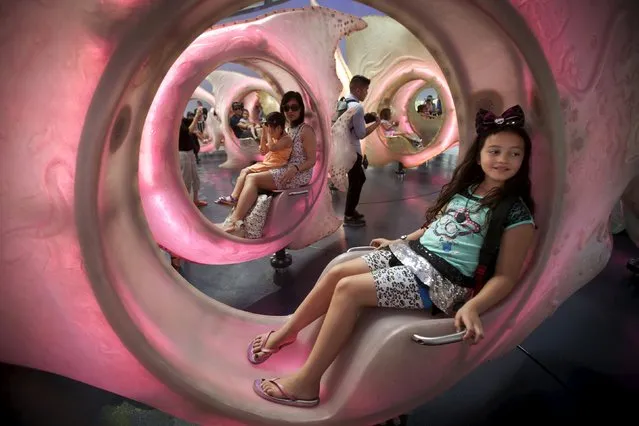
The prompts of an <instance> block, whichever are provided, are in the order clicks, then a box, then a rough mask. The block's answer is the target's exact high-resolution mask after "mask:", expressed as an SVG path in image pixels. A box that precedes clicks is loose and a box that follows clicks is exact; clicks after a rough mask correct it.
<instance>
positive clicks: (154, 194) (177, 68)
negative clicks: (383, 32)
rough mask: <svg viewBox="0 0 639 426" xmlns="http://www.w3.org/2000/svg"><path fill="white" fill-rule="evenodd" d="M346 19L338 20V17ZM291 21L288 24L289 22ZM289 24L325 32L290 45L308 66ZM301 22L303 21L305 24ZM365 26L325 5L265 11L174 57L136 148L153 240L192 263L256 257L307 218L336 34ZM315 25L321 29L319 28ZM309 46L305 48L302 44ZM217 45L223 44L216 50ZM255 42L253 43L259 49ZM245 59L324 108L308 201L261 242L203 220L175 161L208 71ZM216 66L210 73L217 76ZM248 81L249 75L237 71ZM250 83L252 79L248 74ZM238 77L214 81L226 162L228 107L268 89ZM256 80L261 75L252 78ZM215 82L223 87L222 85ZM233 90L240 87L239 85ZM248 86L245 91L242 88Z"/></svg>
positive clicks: (333, 84) (321, 165)
mask: <svg viewBox="0 0 639 426" xmlns="http://www.w3.org/2000/svg"><path fill="white" fill-rule="evenodd" d="M339 19H342V20H343V21H348V22H349V23H348V24H338V20H339ZM291 20H293V21H291ZM291 22H295V23H296V27H295V28H298V30H299V31H304V32H305V31H306V29H309V28H317V29H318V31H320V32H321V33H322V34H323V37H315V38H313V39H312V40H311V39H308V38H306V37H302V35H301V34H300V35H299V38H300V41H299V43H296V46H295V49H296V51H299V50H300V49H301V50H302V51H307V54H308V55H310V57H313V58H316V60H315V61H313V62H312V63H311V62H309V61H307V60H306V58H307V56H306V55H293V54H292V53H291V50H290V49H291V46H290V44H289V41H290V40H291V39H297V38H298V37H295V36H294V30H293V28H294V27H293V26H292V25H291ZM304 25H309V26H308V27H306V28H304ZM363 26H364V23H363V22H362V21H360V20H358V19H356V18H354V17H349V16H348V15H344V14H338V13H334V12H331V11H329V10H328V9H323V8H313V9H306V10H300V9H290V10H285V11H283V12H281V13H277V14H271V15H268V16H266V17H264V18H262V19H259V20H257V21H255V20H252V21H249V22H243V23H238V24H234V25H226V26H222V27H219V28H215V29H212V30H211V31H208V32H206V33H204V34H202V35H201V36H200V37H198V38H197V39H196V40H195V41H194V42H193V43H192V44H191V45H190V46H189V47H188V48H187V49H186V51H185V52H184V53H183V54H182V55H180V57H179V58H178V60H177V61H176V62H175V64H174V65H173V66H172V67H171V69H170V70H169V72H168V74H167V76H166V77H165V79H164V81H163V82H162V84H161V86H160V88H159V90H158V93H157V95H156V97H155V99H154V101H153V104H152V105H151V110H150V112H149V115H148V118H147V120H146V124H145V127H144V133H143V136H142V143H141V147H140V172H139V181H140V193H141V196H142V203H143V206H144V210H145V213H146V215H147V220H148V223H149V226H150V228H151V231H152V233H153V237H154V238H155V240H156V241H157V242H158V243H159V244H160V245H162V246H164V247H166V248H167V249H169V250H170V251H171V252H173V253H176V254H177V255H179V256H181V257H183V258H185V259H188V260H191V261H195V262H198V263H209V264H211V263H212V264H226V263H236V262H240V261H246V260H251V259H257V258H260V257H263V256H265V255H267V254H271V253H273V252H275V251H277V250H279V249H280V248H283V247H286V246H287V245H288V244H289V243H290V242H291V241H292V240H293V239H294V238H295V231H296V230H297V229H298V227H299V225H300V224H301V223H302V221H304V219H305V218H306V217H307V216H309V214H310V212H311V210H312V208H313V206H314V204H315V202H316V201H317V197H318V196H319V194H320V193H321V191H323V190H326V188H325V185H324V184H323V183H324V181H325V179H326V163H325V161H324V157H325V154H324V150H325V149H327V148H326V146H327V145H326V144H325V142H324V141H325V136H324V135H327V134H328V132H329V131H328V126H329V124H330V121H329V120H330V115H331V114H330V112H329V111H331V110H332V106H333V103H334V99H335V98H336V97H337V95H338V94H339V92H340V90H341V86H340V84H339V80H338V79H337V77H336V74H335V61H334V56H333V53H334V50H335V48H336V47H337V42H338V40H339V38H340V37H342V36H343V35H345V34H347V33H348V32H350V31H353V30H355V29H357V28H363ZM320 28H321V30H320ZM305 44H308V46H304V45H305ZM220 46H225V49H224V50H220V49H219V47H220ZM258 46H259V47H258ZM243 58H255V59H261V60H264V61H270V62H273V63H276V64H279V66H280V67H282V68H286V69H287V70H288V72H289V73H290V74H291V75H293V76H295V78H296V79H297V80H298V81H299V82H301V84H302V85H303V86H304V89H305V92H306V93H307V96H309V98H308V102H309V103H310V105H309V106H310V109H311V110H313V109H318V111H327V113H325V118H324V119H323V121H322V122H319V123H317V124H319V126H316V127H315V131H316V134H317V139H318V162H317V164H316V166H315V168H314V174H313V181H312V183H311V187H310V188H309V191H310V193H309V195H308V197H309V200H310V202H309V203H308V204H307V205H306V208H304V209H301V208H300V209H294V210H293V211H292V212H291V214H290V215H288V216H287V217H281V218H280V220H285V221H286V223H287V224H289V225H290V227H289V228H288V229H287V230H286V232H282V233H280V234H277V235H265V237H264V238H262V239H259V240H243V239H239V238H235V237H231V236H229V235H227V234H224V233H223V232H222V231H221V229H220V228H218V227H217V226H215V225H213V224H212V223H210V222H209V221H208V220H206V219H205V218H204V217H203V216H202V215H201V214H200V213H199V212H198V211H197V209H196V208H195V206H194V205H193V204H192V203H190V202H189V200H188V198H187V197H185V196H184V194H185V189H184V185H183V183H182V181H181V177H180V176H179V171H178V168H177V167H176V166H174V165H177V129H178V127H177V125H178V120H179V118H180V115H181V111H180V109H181V108H183V107H182V106H183V105H184V104H185V103H186V101H187V100H188V97H189V96H190V94H191V93H192V91H193V88H194V87H196V86H197V85H198V84H199V82H200V81H201V80H202V79H203V77H204V76H205V75H206V73H207V72H208V70H211V69H215V68H217V67H218V66H220V65H221V64H223V63H225V62H233V61H237V60H238V59H239V60H241V59H243ZM219 72H220V71H216V72H214V73H213V74H214V75H217V74H216V73H219ZM243 78H245V79H246V81H249V79H248V77H245V76H243ZM252 80H255V79H252ZM243 81H245V80H241V79H239V78H237V79H235V78H233V79H231V78H229V80H224V81H212V82H211V83H212V84H213V90H214V96H215V99H216V102H217V107H218V108H217V109H218V114H219V115H220V117H221V120H222V123H221V125H222V131H223V132H224V134H225V140H226V141H227V142H226V146H225V149H226V150H227V152H228V153H229V157H230V161H233V160H234V159H236V158H238V157H239V155H241V152H240V151H239V150H234V149H235V147H236V146H234V144H233V143H230V141H231V139H230V137H231V136H230V131H229V128H228V121H226V120H224V117H226V116H227V115H228V109H229V107H230V103H231V102H232V100H233V98H234V97H235V96H236V94H237V95H240V96H239V97H240V99H241V98H242V97H243V95H245V94H246V93H248V92H249V91H251V90H264V91H269V92H270V91H271V89H270V87H269V86H268V85H267V84H266V83H265V82H260V83H259V84H258V83H257V82H256V83H255V84H250V85H246V86H245V83H243ZM258 81H259V80H258ZM221 87H224V89H222V88H221ZM237 87H239V88H237ZM244 87H246V88H247V89H246V90H244V89H243V88H244Z"/></svg>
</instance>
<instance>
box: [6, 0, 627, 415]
mask: <svg viewBox="0 0 639 426" xmlns="http://www.w3.org/2000/svg"><path fill="white" fill-rule="evenodd" d="M251 3H253V1H252V0H216V1H215V2H210V1H196V0H194V1H191V2H174V1H173V0H155V1H153V0H140V1H114V0H111V1H98V0H85V1H83V2H78V1H75V0H58V1H55V2H51V1H39V2H14V3H12V5H11V7H5V8H3V13H2V14H1V15H0V29H1V30H0V50H1V53H2V58H3V66H2V67H0V104H1V105H2V107H3V108H2V111H4V113H3V114H2V115H1V116H0V120H1V122H0V154H1V155H0V182H1V187H0V196H1V197H2V202H1V203H0V217H1V218H2V220H1V221H0V238H1V241H0V243H1V250H0V292H1V294H0V342H2V343H1V344H0V360H1V361H3V362H8V363H14V364H18V365H25V366H29V367H33V368H38V369H42V370H46V371H51V372H54V373H57V374H61V375H64V376H68V377H71V378H74V379H76V380H80V381H83V382H86V383H89V384H91V385H93V386H97V387H100V388H103V389H106V390H109V391H111V392H115V393H118V394H121V395H124V396H127V397H129V398H133V399H136V400H139V401H142V402H144V403H147V404H149V405H151V406H154V407H157V408H159V409H161V410H164V411H166V412H168V413H171V414H173V415H176V416H179V417H181V418H184V419H186V420H188V421H190V422H194V423H197V424H201V425H211V426H212V425H216V426H227V425H239V424H251V425H315V426H317V425H327V426H328V425H331V426H337V425H340V426H341V425H345V424H348V425H353V426H360V425H361V426H364V425H371V424H375V423H376V422H378V421H380V420H383V419H386V418H389V417H391V416H392V415H395V414H399V413H402V412H407V411H409V410H411V409H412V408H414V407H416V406H418V405H420V404H422V403H424V402H425V401H427V400H429V399H431V398H433V397H435V396H436V395H437V394H439V393H441V392H443V391H444V390H445V389H447V388H448V387H450V386H451V385H452V384H454V383H455V382H456V381H457V380H459V379H461V378H462V377H463V376H464V375H466V374H467V373H469V372H470V371H472V370H473V369H474V368H476V367H477V366H478V365H479V364H481V363H482V362H484V361H485V360H487V359H490V358H494V357H496V356H499V355H500V354H503V353H505V352H507V351H508V350H510V349H512V348H513V347H515V345H516V344H518V343H520V342H521V341H522V340H523V339H524V338H525V337H526V336H527V335H528V334H529V333H530V332H531V331H532V330H534V329H535V328H536V327H537V326H538V325H539V324H540V323H541V322H542V321H543V320H544V319H545V318H546V317H548V316H549V315H551V314H552V313H553V311H554V310H555V309H556V307H557V306H558V305H560V304H561V303H562V302H563V301H564V300H566V298H568V297H569V296H570V295H571V294H572V293H573V292H575V291H576V290H578V289H579V288H580V287H581V286H582V285H584V284H585V283H586V282H588V281H589V280H590V279H591V278H592V277H593V276H595V275H596V274H597V273H598V272H599V271H600V270H601V268H602V267H603V265H605V263H606V261H607V260H608V257H609V254H610V238H609V235H608V233H607V218H608V215H609V214H610V211H611V209H612V206H613V204H615V203H616V202H617V200H618V199H619V198H620V197H621V196H622V193H623V192H624V188H627V190H626V193H625V194H624V199H625V200H629V201H630V202H633V203H635V204H634V205H633V208H634V207H636V202H637V200H636V198H635V197H636V193H637V192H636V188H637V179H636V175H637V171H638V170H639V167H638V165H637V162H638V161H639V155H638V153H639V136H638V135H639V133H638V132H637V123H639V104H638V102H639V93H638V91H639V86H638V85H637V84H636V77H637V75H638V73H639V62H638V61H639V51H638V49H639V26H637V25H636V22H635V20H634V17H635V16H637V12H638V11H637V4H638V3H637V2H634V1H632V0H628V1H622V0H618V1H614V2H581V1H573V0H554V1H552V2H532V1H527V0H513V1H512V2H510V3H509V2H506V1H500V0H492V1H478V2H451V1H448V0H446V1H439V0H436V1H435V0H434V1H431V2H429V8H424V7H423V4H421V2H415V1H413V0H393V1H390V0H388V1H383V0H376V1H375V0H372V1H366V3H367V4H371V5H375V6H376V7H377V8H379V9H380V10H382V11H384V12H385V13H388V14H390V15H392V16H393V17H395V18H396V19H398V20H399V21H401V22H402V23H403V24H404V25H406V26H407V27H408V28H409V29H410V30H411V31H412V32H413V33H414V34H415V36H416V37H418V38H419V40H421V41H422V42H423V43H424V44H425V45H426V46H427V47H428V48H429V50H430V51H431V52H433V55H434V56H435V57H436V59H437V61H438V63H439V64H440V66H441V68H442V73H443V75H444V76H446V80H447V83H448V85H449V87H450V89H451V93H452V95H453V98H454V100H455V108H456V110H457V117H458V123H459V130H460V136H461V148H460V149H461V151H462V153H463V149H464V146H465V144H467V143H468V141H469V140H471V139H472V119H473V114H474V112H475V110H476V108H477V107H478V106H480V105H482V106H492V107H493V109H494V110H496V111H501V110H503V109H504V108H503V107H504V106H509V105H512V104H514V103H521V104H522V105H523V106H524V109H525V110H526V112H527V113H528V117H529V118H530V120H529V121H530V123H531V125H532V127H533V129H534V130H535V148H534V173H533V182H534V190H535V197H536V200H537V202H538V205H539V214H538V223H539V224H540V230H539V242H538V246H537V249H536V251H535V253H534V255H533V256H532V258H531V264H530V269H529V271H528V273H527V274H526V276H525V278H524V279H523V280H522V282H521V283H520V284H519V286H518V287H517V289H516V291H515V292H514V293H513V294H512V295H511V297H509V299H508V300H507V301H505V302H504V303H503V304H502V305H501V306H499V307H497V308H496V309H494V310H493V311H491V312H490V313H488V314H487V315H485V316H484V318H483V321H484V326H485V329H486V333H487V334H486V335H487V338H486V340H485V341H484V342H482V344H481V345H479V346H477V347H473V348H468V347H465V346H459V345H451V346H447V347H441V348H423V347H418V346H417V345H414V344H413V343H411V342H410V340H409V336H410V335H411V334H412V333H414V332H418V333H420V334H424V335H432V336H434V335H439V334H445V333H448V332H449V331H450V330H452V324H451V321H450V320H447V319H444V320H431V319H428V318H427V317H426V316H424V315H419V314H411V313H405V312H404V313H395V312H370V313H367V314H366V315H365V316H364V317H363V318H362V320H361V321H360V324H359V327H358V329H357V330H356V332H355V334H354V335H353V336H352V337H351V338H350V339H349V343H348V345H347V347H346V348H345V350H344V352H343V354H342V355H341V356H340V357H339V358H338V359H337V361H336V362H335V364H334V365H333V366H332V367H331V369H330V370H329V372H328V374H327V375H326V377H325V380H324V382H323V389H322V397H323V398H324V402H323V404H322V405H321V406H320V407H318V408H317V409H313V410H306V411H304V410H297V409H292V408H287V407H282V406H275V405H273V404H269V403H267V402H265V401H262V400H260V399H258V398H257V397H256V396H254V395H253V394H252V391H251V390H250V383H251V380H252V379H254V378H256V377H259V376H267V377H272V376H277V375H280V374H282V373H286V372H289V371H291V370H293V369H295V368H296V367H297V366H299V364H300V363H301V362H302V360H303V359H304V357H305V356H306V353H307V351H308V349H309V348H310V345H311V344H312V343H313V341H314V336H315V333H316V332H317V328H318V325H317V324H315V325H313V326H311V327H310V328H309V329H308V330H306V331H305V333H304V334H302V335H300V341H299V343H298V344H296V345H294V346H292V347H290V348H289V349H287V350H286V351H283V352H282V353H281V354H280V356H278V357H275V358H274V359H273V362H272V363H269V364H265V365H262V366H261V367H259V368H254V367H253V366H251V365H249V364H248V363H247V362H245V360H244V359H243V356H244V351H245V349H246V345H247V343H248V342H249V340H250V339H251V338H252V337H253V336H254V335H255V334H256V333H257V332H261V331H265V330H269V329H272V328H274V327H276V326H277V325H278V324H281V323H282V322H283V321H284V318H275V317H264V316H257V315H252V314H248V313H244V312H241V311H237V310H235V309H232V308H230V307H228V306H224V305H221V304H220V303H218V302H216V301H213V300H210V299H208V298H206V297H204V296H203V295H202V294H200V293H198V292H196V291H195V290H193V289H192V288H191V287H190V286H189V285H188V283H185V282H184V281H182V280H181V278H180V277H179V276H177V275H176V274H175V273H173V272H172V271H171V270H170V269H169V268H168V267H166V266H165V265H164V264H163V263H162V260H161V257H160V254H159V253H158V252H157V249H156V245H155V242H154V241H153V239H152V238H151V233H150V230H149V226H148V222H147V221H146V218H145V216H144V210H146V209H147V206H145V207H144V210H143V208H142V206H141V200H140V194H139V192H138V185H137V184H136V183H137V182H136V179H137V178H138V176H137V167H138V158H137V156H138V153H139V143H140V135H141V134H142V126H143V123H144V119H145V117H146V112H147V111H148V110H149V107H150V104H151V102H152V100H153V97H154V96H155V92H156V90H157V89H158V87H159V86H160V83H161V80H162V77H163V75H164V73H165V72H166V71H167V70H169V69H170V67H171V65H172V64H173V62H174V60H175V59H176V57H177V56H178V54H179V52H181V51H182V50H183V49H185V48H186V47H187V46H188V41H190V40H193V38H194V37H195V36H196V35H197V34H199V33H200V32H201V31H203V30H204V29H205V28H206V27H207V26H208V25H210V22H216V21H218V20H219V19H222V18H223V17H225V16H227V15H228V14H229V13H232V12H233V11H235V10H237V9H238V8H240V7H244V6H248V5H250V4H251ZM511 6H512V7H511ZM315 23H317V24H315ZM327 27H329V26H328V25H326V23H325V22H321V20H320V19H316V18H313V19H308V20H303V21H301V22H300V23H299V25H295V24H294V23H291V24H289V27H287V28H288V30H289V32H290V31H293V30H295V31H298V34H300V35H298V36H296V37H294V39H295V40H297V41H299V40H300V39H303V38H304V37H302V36H301V34H305V35H307V34H313V35H316V34H323V33H324V31H326V28H327ZM469 32H472V35H473V37H472V40H482V42H483V43H482V44H481V45H480V44H478V43H470V42H469V39H470V38H469ZM246 33H250V32H248V31H247V32H246ZM270 37H271V36H270V35H269V38H270ZM239 38H240V39H243V37H242V36H239ZM313 42H314V43H319V44H321V42H318V40H317V39H314V40H313ZM250 44H251V42H250V41H247V45H250ZM326 50H327V51H330V49H326ZM513 50H515V51H513ZM317 58H318V61H321V60H322V57H321V56H319V55H318V56H317ZM331 58H332V57H331ZM304 59H305V60H304V61H296V60H295V56H291V57H289V58H288V63H289V65H290V67H291V68H294V69H299V70H302V69H304V68H305V66H304V65H305V64H306V65H309V64H310V65H314V64H311V62H310V61H308V60H307V58H306V57H305V58H304ZM327 62H328V60H327ZM333 62H334V61H333ZM43 70H46V72H43ZM206 72H208V71H207V70H202V73H203V74H202V75H201V76H200V77H198V78H200V79H201V78H203V76H204V75H205V73H206ZM193 73H194V74H198V73H199V71H196V70H193ZM328 74H329V73H328V72H326V75H328ZM189 81H190V80H189ZM193 81H194V83H193V84H191V83H189V84H185V85H184V87H183V88H180V90H179V95H178V94H176V95H175V99H179V103H180V108H183V106H184V104H185V103H186V101H187V100H188V98H189V97H190V96H191V94H192V92H193V90H194V87H195V86H196V85H197V83H198V82H199V80H197V79H196V78H195V77H194V79H193ZM308 86H309V88H311V89H313V90H318V89H317V88H319V87H324V86H323V85H321V84H319V82H318V81H317V80H316V79H311V80H310V81H309V83H308ZM333 89H334V91H335V92H339V90H340V87H339V84H338V83H337V81H336V82H335V87H334V88H331V90H333ZM309 90H310V89H309ZM313 90H310V91H311V92H313ZM44 92H46V93H47V96H46V97H44V98H43V97H42V93H44ZM329 92H330V91H329ZM332 93H333V92H330V93H327V95H326V99H328V98H330V96H332ZM316 102H317V104H318V105H320V107H318V108H332V102H330V103H329V102H328V100H326V101H325V102H320V101H319V100H317V99H316ZM33 105H38V119H34V116H33V109H32V106H33ZM181 112H182V111H179V112H178V113H177V114H181ZM168 119H169V121H172V122H173V124H174V125H175V124H176V123H177V120H176V119H175V118H174V117H173V114H171V117H168ZM321 120H322V121H321V123H323V124H324V125H326V120H327V118H326V117H322V118H321ZM601 123H607V124H608V125H606V126H602V125H601ZM174 127H175V126H174ZM326 128H327V127H326ZM324 133H326V132H324ZM173 143H174V141H173V140H171V143H170V144H169V143H167V144H166V147H165V146H158V149H159V150H165V149H166V150H167V153H168V152H169V150H170V152H171V153H173V152H174V151H175V145H172V144H173ZM166 158H167V159H168V160H167V163H166V164H164V165H163V166H165V168H166V170H167V171H169V172H171V173H173V172H172V170H173V169H174V168H175V162H174V161H173V157H170V156H168V155H167V157H166ZM633 178H634V180H633ZM140 179H141V180H142V179H143V177H140ZM177 182H178V179H177V178H175V179H174V180H172V182H171V183H170V185H168V186H167V187H165V188H163V190H166V191H168V192H169V193H171V194H173V195H171V196H170V197H169V196H167V197H165V196H164V195H162V194H161V193H159V194H160V195H158V197H159V198H160V199H164V200H165V201H166V202H167V203H169V202H173V197H174V198H175V203H177V204H179V203H183V202H184V194H183V193H182V192H180V191H182V189H181V188H180V187H179V185H178V184H177ZM163 197H164V198H163ZM152 207H153V208H154V209H155V208H158V209H160V211H162V209H163V208H165V206H164V205H163V204H162V203H160V202H158V203H157V204H154V205H153V206H152ZM166 207H167V208H169V207H170V206H166ZM635 211H636V210H635ZM183 213H184V216H180V217H176V218H174V220H175V221H176V225H175V230H176V232H177V234H173V237H174V238H184V239H185V240H187V241H191V242H194V243H195V244H198V245H206V244H209V243H210V241H209V242H205V243H202V241H201V240H198V239H197V238H200V237H201V236H200V235H198V234H194V233H190V232H189V231H188V230H185V229H183V228H181V226H183V225H184V224H185V223H188V224H194V223H195V224H197V223H199V222H198V221H199V220H203V219H201V218H198V215H197V212H194V211H190V210H188V209H186V210H184V211H183ZM155 214H157V215H159V214H160V213H159V212H156V213H155ZM171 226H172V225H171ZM198 226H200V225H198ZM206 232H208V230H207V231H206ZM205 234H206V233H205ZM242 244H244V243H240V246H241V245H242ZM243 248H246V246H243ZM216 249H217V247H213V246H212V245H211V247H210V250H212V251H215V250H216ZM222 250H224V248H222ZM380 311H381V310H380ZM416 365H418V366H423V368H416V367H415V366H416ZM434 367H435V368H434ZM196 403H197V404H196Z"/></svg>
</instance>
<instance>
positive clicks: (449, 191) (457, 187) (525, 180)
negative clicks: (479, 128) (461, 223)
mask: <svg viewBox="0 0 639 426" xmlns="http://www.w3.org/2000/svg"><path fill="white" fill-rule="evenodd" d="M501 132H510V133H514V134H516V135H518V136H519V137H521V138H522V140H523V141H524V160H523V161H522V163H521V167H520V168H519V171H517V174H515V176H513V177H511V178H510V179H508V180H507V181H506V183H505V184H504V186H503V188H494V189H492V190H491V191H490V192H489V193H488V194H486V196H485V197H483V198H482V200H481V204H482V205H484V206H489V207H490V208H491V209H493V208H495V207H496V206H497V204H498V203H499V201H501V200H502V199H503V198H504V197H507V196H511V195H513V196H519V197H521V198H522V200H523V201H524V203H525V204H526V206H527V207H528V209H529V210H530V213H531V214H534V213H535V203H534V201H533V199H532V195H531V186H532V185H531V183H530V155H531V151H532V143H531V141H530V136H528V133H527V132H526V130H524V129H523V128H515V127H506V128H497V129H493V130H490V131H488V132H485V133H482V134H480V135H477V137H476V138H475V141H474V142H473V145H472V146H471V147H470V150H469V151H468V153H467V154H466V157H464V160H463V161H462V162H461V164H459V165H458V166H457V167H456V168H455V172H454V173H453V177H452V179H451V180H450V182H449V183H447V184H446V185H444V187H443V188H442V191H441V192H440V193H439V197H438V198H437V201H436V202H435V204H434V205H433V206H432V207H431V208H429V209H428V210H427V211H426V223H424V227H426V226H428V225H429V224H430V223H432V222H433V221H434V220H435V217H436V216H437V215H438V214H439V212H440V211H442V210H443V209H444V208H445V207H446V205H447V204H448V203H449V202H450V200H451V199H452V198H453V197H454V196H455V194H460V193H463V192H464V191H466V190H467V189H468V188H469V187H471V186H473V185H479V184H480V183H482V182H483V180H484V171H483V170H482V168H481V165H479V164H478V160H479V154H480V152H481V150H482V148H483V147H484V144H485V143H486V139H488V137H489V136H492V135H494V134H497V133H501Z"/></svg>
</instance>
